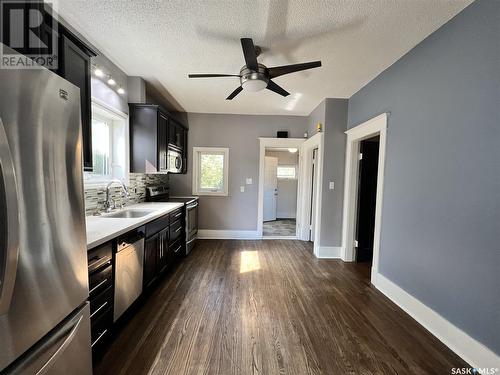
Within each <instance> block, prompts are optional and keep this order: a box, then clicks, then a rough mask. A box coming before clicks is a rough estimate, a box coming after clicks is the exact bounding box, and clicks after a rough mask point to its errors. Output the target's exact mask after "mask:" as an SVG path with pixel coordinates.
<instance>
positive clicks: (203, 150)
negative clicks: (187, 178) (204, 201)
mask: <svg viewBox="0 0 500 375" xmlns="http://www.w3.org/2000/svg"><path fill="white" fill-rule="evenodd" d="M228 166H229V149H228V148H218V147H193V194H195V195H219V196H227V195H228Z"/></svg>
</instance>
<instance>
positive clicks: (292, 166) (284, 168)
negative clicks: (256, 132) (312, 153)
mask: <svg viewBox="0 0 500 375" xmlns="http://www.w3.org/2000/svg"><path fill="white" fill-rule="evenodd" d="M298 164H299V153H298V148H293V147H291V148H266V150H265V158H264V202H263V206H264V207H263V236H264V237H267V238H269V237H273V238H295V237H296V217H297V192H298Z"/></svg>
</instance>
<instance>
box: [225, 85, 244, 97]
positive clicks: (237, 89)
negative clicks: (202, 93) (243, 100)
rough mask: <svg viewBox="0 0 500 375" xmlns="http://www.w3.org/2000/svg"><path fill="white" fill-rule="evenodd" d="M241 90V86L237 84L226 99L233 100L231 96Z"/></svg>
mask: <svg viewBox="0 0 500 375" xmlns="http://www.w3.org/2000/svg"><path fill="white" fill-rule="evenodd" d="M242 91H243V87H241V86H238V87H237V88H236V90H234V91H233V92H232V93H231V94H229V96H228V97H227V98H226V100H233V98H234V97H235V96H236V95H238V94H239V93H240V92H242Z"/></svg>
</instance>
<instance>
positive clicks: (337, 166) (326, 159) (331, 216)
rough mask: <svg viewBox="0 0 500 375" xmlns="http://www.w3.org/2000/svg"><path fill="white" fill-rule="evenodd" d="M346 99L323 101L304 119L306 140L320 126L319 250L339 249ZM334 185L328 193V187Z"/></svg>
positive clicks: (342, 197)
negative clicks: (321, 153)
mask: <svg viewBox="0 0 500 375" xmlns="http://www.w3.org/2000/svg"><path fill="white" fill-rule="evenodd" d="M347 107H348V101H347V99H330V98H329V99H325V100H324V101H322V102H321V103H320V104H319V105H318V106H317V107H316V108H315V109H314V110H313V111H312V112H311V114H310V115H309V116H308V117H307V127H308V134H309V136H313V135H314V134H316V124H317V123H318V122H321V123H322V124H323V132H324V143H325V147H324V150H323V171H322V176H323V182H322V186H321V194H322V204H321V235H320V246H327V247H328V246H334V247H340V246H341V245H342V205H343V199H344V168H345V140H346V135H345V133H344V132H345V131H346V128H347ZM330 181H333V182H334V183H335V189H334V190H330V188H329V183H330Z"/></svg>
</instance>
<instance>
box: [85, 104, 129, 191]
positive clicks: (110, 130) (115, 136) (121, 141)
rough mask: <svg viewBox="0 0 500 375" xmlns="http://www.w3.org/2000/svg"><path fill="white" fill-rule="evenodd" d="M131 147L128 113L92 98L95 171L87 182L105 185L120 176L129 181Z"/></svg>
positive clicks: (88, 174) (120, 178) (86, 179)
mask: <svg viewBox="0 0 500 375" xmlns="http://www.w3.org/2000/svg"><path fill="white" fill-rule="evenodd" d="M128 160H129V146H128V119H127V115H126V114H124V113H121V112H119V111H116V110H114V109H112V108H109V107H107V106H106V105H104V104H101V103H99V102H98V101H96V100H92V163H93V171H92V172H85V184H86V185H93V184H105V183H107V182H109V181H110V180H112V179H113V178H117V179H119V180H122V181H124V182H125V183H126V184H128V181H129V162H128Z"/></svg>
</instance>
